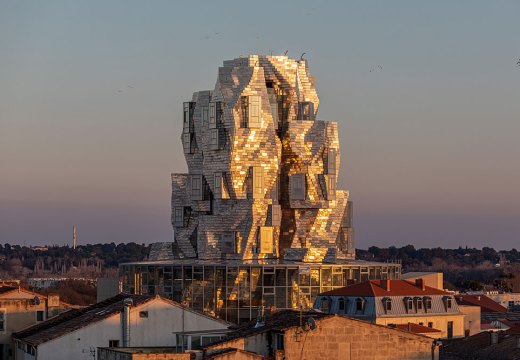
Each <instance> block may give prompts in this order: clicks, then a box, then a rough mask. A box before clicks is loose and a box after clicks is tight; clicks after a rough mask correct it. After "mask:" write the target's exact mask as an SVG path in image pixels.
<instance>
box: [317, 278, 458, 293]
mask: <svg viewBox="0 0 520 360" xmlns="http://www.w3.org/2000/svg"><path fill="white" fill-rule="evenodd" d="M384 281H388V282H389V283H390V291H387V290H385V289H384V288H383V287H382V286H381V283H382V282H384ZM320 295H328V296H365V297H371V296H414V295H417V296H424V295H450V294H449V293H448V292H446V291H443V290H439V289H436V288H432V287H429V286H425V287H424V290H422V288H421V287H419V286H417V285H416V284H415V282H412V281H407V280H369V281H364V282H361V283H358V284H354V285H351V286H346V287H343V288H340V289H334V290H331V291H326V292H324V293H321V294H320Z"/></svg>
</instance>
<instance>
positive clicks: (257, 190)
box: [253, 166, 264, 199]
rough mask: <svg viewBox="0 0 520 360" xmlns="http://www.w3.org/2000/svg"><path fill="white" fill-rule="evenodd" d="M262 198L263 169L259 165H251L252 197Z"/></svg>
mask: <svg viewBox="0 0 520 360" xmlns="http://www.w3.org/2000/svg"><path fill="white" fill-rule="evenodd" d="M263 198H264V169H263V168H262V167H261V166H254V167H253V199H263Z"/></svg>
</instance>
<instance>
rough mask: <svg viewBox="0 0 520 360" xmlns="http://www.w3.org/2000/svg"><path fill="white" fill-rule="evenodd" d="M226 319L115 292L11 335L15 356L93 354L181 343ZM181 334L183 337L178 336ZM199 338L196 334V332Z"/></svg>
mask: <svg viewBox="0 0 520 360" xmlns="http://www.w3.org/2000/svg"><path fill="white" fill-rule="evenodd" d="M229 325H230V324H229V323H227V322H224V321H222V320H218V319H215V318H212V317H210V316H207V315H204V314H202V313H199V312H197V311H195V310H190V309H187V308H185V307H183V306H182V305H180V304H178V303H176V302H173V301H171V300H168V299H165V298H162V297H160V296H153V295H131V294H118V295H116V296H114V297H112V298H109V299H106V300H104V301H102V302H99V303H97V304H94V305H91V306H87V307H85V308H81V309H75V310H70V311H67V312H65V313H63V314H60V315H59V316H57V317H54V318H52V319H49V320H47V321H45V322H43V323H41V324H38V325H35V326H32V327H30V328H28V329H25V330H22V331H20V332H18V333H16V334H13V338H14V341H15V344H16V359H17V360H33V359H34V360H54V359H76V360H81V359H85V360H86V359H89V360H92V359H95V358H96V352H97V348H98V347H120V346H122V347H150V346H167V347H172V346H173V347H175V346H180V347H181V350H183V349H184V348H189V346H190V344H191V343H192V341H191V335H190V336H185V335H184V334H185V333H189V332H196V331H202V330H207V331H208V332H210V333H212V335H211V336H210V337H209V338H210V339H211V340H214V339H215V337H216V336H217V334H215V333H214V331H215V330H222V331H224V332H225V331H226V330H227V328H228V326H229ZM183 338H184V342H182V341H181V340H182V339H183ZM197 339H198V341H201V337H200V336H199V335H197Z"/></svg>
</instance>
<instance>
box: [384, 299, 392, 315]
mask: <svg viewBox="0 0 520 360" xmlns="http://www.w3.org/2000/svg"><path fill="white" fill-rule="evenodd" d="M383 305H384V307H385V312H387V311H392V299H390V298H384V299H383Z"/></svg>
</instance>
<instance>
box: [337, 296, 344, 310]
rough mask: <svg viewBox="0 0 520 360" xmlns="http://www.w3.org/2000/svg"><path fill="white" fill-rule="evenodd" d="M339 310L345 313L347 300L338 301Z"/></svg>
mask: <svg viewBox="0 0 520 360" xmlns="http://www.w3.org/2000/svg"><path fill="white" fill-rule="evenodd" d="M338 309H339V311H342V312H344V311H345V299H339V301H338Z"/></svg>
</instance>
